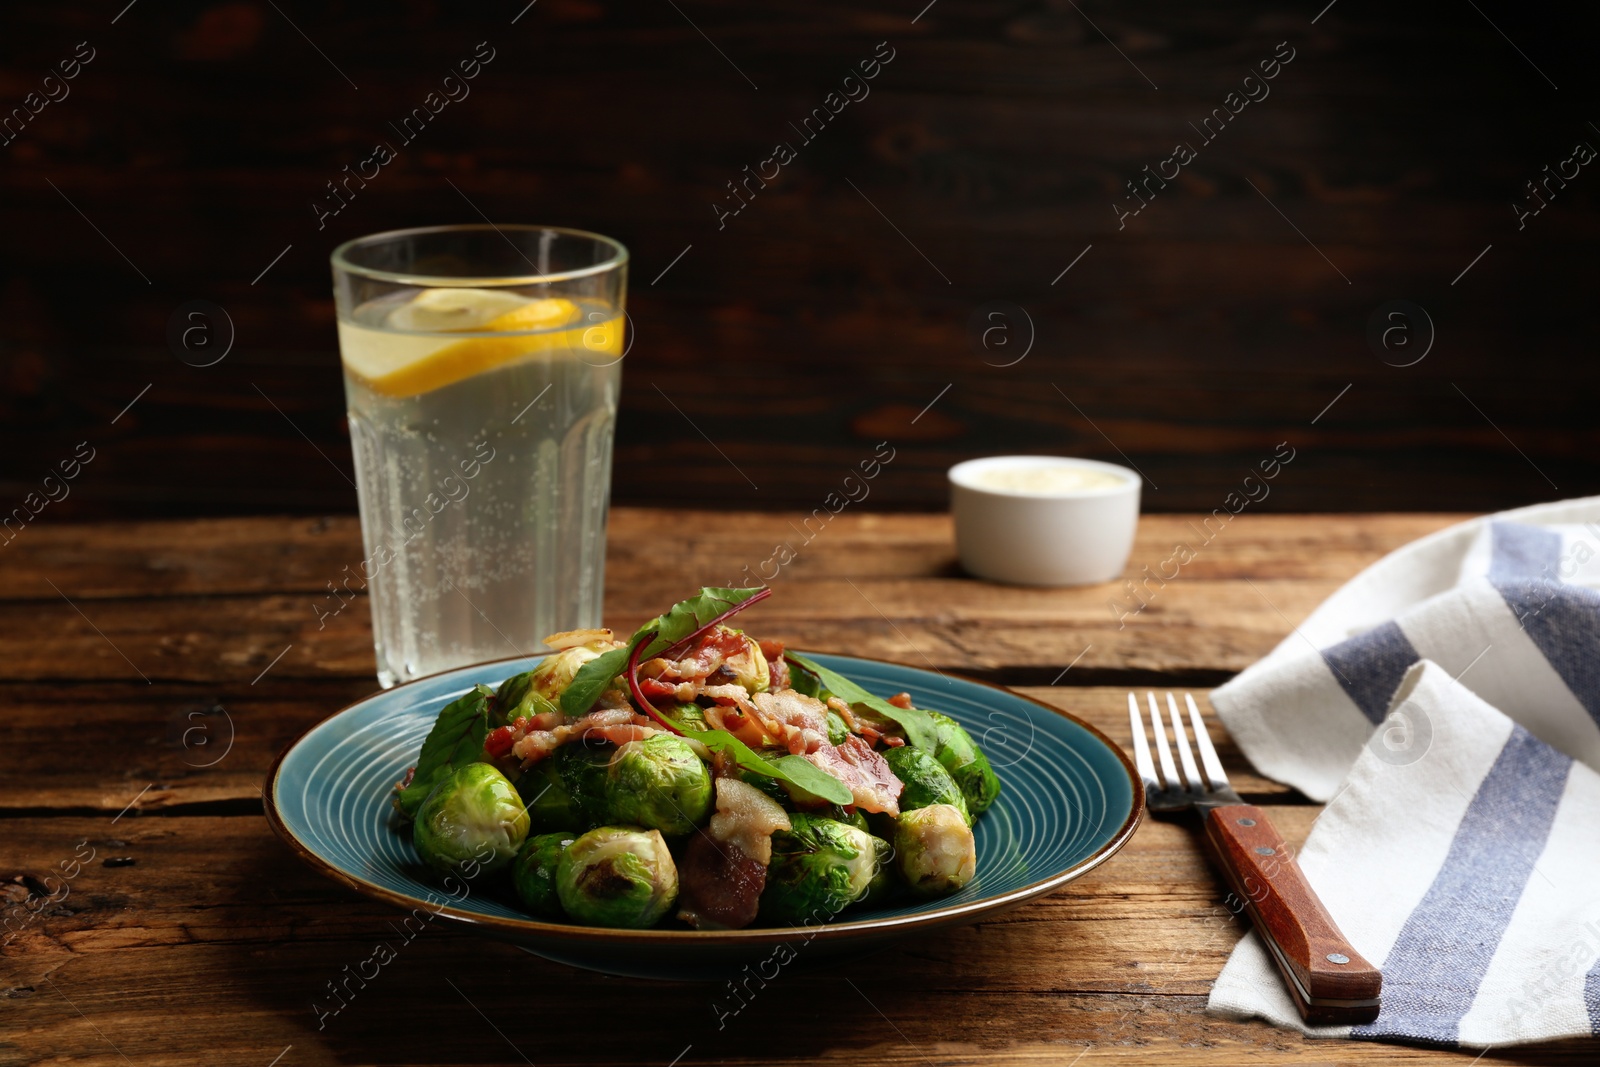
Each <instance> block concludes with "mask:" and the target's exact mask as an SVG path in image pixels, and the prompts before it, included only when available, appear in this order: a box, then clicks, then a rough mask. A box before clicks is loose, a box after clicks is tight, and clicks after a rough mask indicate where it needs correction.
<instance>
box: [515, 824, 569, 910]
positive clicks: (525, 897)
mask: <svg viewBox="0 0 1600 1067" xmlns="http://www.w3.org/2000/svg"><path fill="white" fill-rule="evenodd" d="M577 839H578V838H577V835H575V834H569V833H564V832H563V833H555V834H537V835H535V836H533V837H530V838H528V839H527V840H526V841H524V842H523V843H522V848H521V850H520V851H519V852H518V853H517V858H516V859H515V860H514V861H513V862H512V864H511V884H512V886H513V887H514V888H515V889H516V891H517V899H518V900H520V901H522V906H523V907H525V908H527V909H528V911H530V912H531V913H533V914H534V915H537V916H538V917H539V918H541V919H560V918H562V917H563V916H564V915H565V914H566V913H565V912H563V911H562V910H561V898H560V897H559V896H558V895H557V894H556V868H557V867H558V866H559V865H560V863H561V857H562V855H563V854H564V853H565V852H566V851H567V848H568V846H570V845H571V844H572V843H573V842H574V841H576V840H577Z"/></svg>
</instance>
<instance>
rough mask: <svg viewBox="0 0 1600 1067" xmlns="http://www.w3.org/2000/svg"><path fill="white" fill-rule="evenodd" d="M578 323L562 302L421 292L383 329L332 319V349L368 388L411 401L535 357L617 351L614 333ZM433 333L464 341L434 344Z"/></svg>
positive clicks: (576, 312) (499, 293)
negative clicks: (335, 324) (335, 338)
mask: <svg viewBox="0 0 1600 1067" xmlns="http://www.w3.org/2000/svg"><path fill="white" fill-rule="evenodd" d="M582 320H583V314H582V312H581V310H580V309H579V307H578V305H577V304H574V303H573V302H572V301H570V300H563V299H559V298H557V299H545V300H529V299H528V298H527V297H525V296H521V295H519V294H517V293H511V292H506V291H504V290H495V289H429V290H426V291H424V292H422V293H419V294H417V296H416V297H414V298H413V299H411V300H410V301H407V302H406V303H404V304H401V305H400V306H399V307H397V308H395V309H394V310H393V311H391V312H390V313H389V316H388V318H387V319H386V320H385V321H384V327H383V329H379V330H374V329H371V328H369V327H364V326H359V325H355V324H352V323H346V322H340V323H339V335H340V336H339V347H340V351H341V352H342V354H343V358H344V364H345V366H346V367H348V368H349V369H350V371H351V373H353V374H355V375H356V376H357V377H359V378H362V379H364V380H365V382H366V384H367V385H368V386H369V387H370V388H372V389H373V391H375V392H378V393H381V394H383V395H385V396H391V397H411V396H419V395H421V394H423V393H428V392H432V391H433V390H435V389H440V388H443V387H444V386H446V385H451V384H453V383H455V382H459V381H463V380H465V379H467V378H471V377H473V376H474V375H477V374H482V373H483V372H484V371H487V370H492V369H494V368H495V367H499V366H503V365H505V364H507V363H511V362H514V361H516V360H518V359H521V358H523V357H525V356H529V355H533V354H536V353H550V354H560V353H567V352H571V353H574V354H577V355H585V354H587V353H590V352H593V353H595V354H596V355H604V354H607V353H610V354H613V355H614V354H615V353H617V352H620V351H621V340H622V338H621V334H622V331H621V330H620V329H619V328H616V327H615V326H609V325H608V326H605V327H589V328H585V323H584V322H583V321H582ZM562 327H571V328H570V329H562ZM441 333H462V334H465V335H466V336H464V337H463V338H462V339H461V340H459V341H451V342H449V343H446V344H444V345H441V344H440V340H441V338H440V337H439V334H441ZM475 334H476V335H483V336H474V335H475Z"/></svg>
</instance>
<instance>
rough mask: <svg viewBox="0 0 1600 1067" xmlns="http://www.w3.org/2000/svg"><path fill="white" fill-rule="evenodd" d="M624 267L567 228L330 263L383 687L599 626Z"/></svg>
mask: <svg viewBox="0 0 1600 1067" xmlns="http://www.w3.org/2000/svg"><path fill="white" fill-rule="evenodd" d="M627 277H628V250H627V249H626V248H624V247H623V246H622V245H621V244H619V243H618V242H616V241H614V240H612V239H611V238H609V237H602V236H600V235H599V234H594V233H585V232H583V231H581V230H569V229H560V228H557V227H552V226H494V225H482V226H478V225H472V226H439V227H429V228H426V229H412V230H396V231H392V232H389V233H380V234H374V235H373V236H370V237H362V238H359V239H357V240H354V241H349V242H347V243H345V244H342V245H340V246H339V247H338V248H337V249H335V250H334V253H333V278H334V295H335V301H336V304H337V310H338V318H339V351H340V357H341V362H342V363H343V366H344V385H345V398H346V403H347V406H348V409H349V417H350V446H351V450H352V451H353V452H354V453H355V467H356V489H357V494H358V496H359V499H360V507H361V536H362V541H363V544H364V548H365V553H366V558H365V559H364V560H363V561H362V563H361V579H362V580H363V581H364V582H365V583H366V587H367V590H368V593H369V595H370V601H371V605H372V633H373V643H374V645H375V646H376V650H377V658H378V681H379V682H380V683H381V684H382V685H383V686H384V687H385V688H388V687H389V686H392V685H395V684H396V683H399V682H404V681H409V680H411V679H413V678H418V677H421V676H423V675H427V674H434V673H437V672H439V671H442V670H446V669H448V668H451V667H456V666H460V665H462V664H467V663H476V662H481V661H483V660H487V659H497V658H501V657H505V656H511V655H515V654H517V653H533V652H538V651H543V650H544V646H543V645H542V643H541V639H542V638H544V637H545V636H546V635H549V634H553V633H557V632H560V631H564V630H575V629H581V628H585V627H592V626H598V625H599V624H600V617H601V616H600V613H601V597H602V595H603V592H604V588H605V580H604V579H605V540H606V512H607V508H608V506H609V502H610V492H611V444H612V437H613V431H614V429H615V426H616V415H617V393H618V389H619V387H620V384H621V380H622V358H623V355H624V353H625V347H626V345H625V342H626V339H627V334H628V330H627V329H626V318H627V317H626V313H625V312H624V310H623V302H624V298H625V295H626V289H627Z"/></svg>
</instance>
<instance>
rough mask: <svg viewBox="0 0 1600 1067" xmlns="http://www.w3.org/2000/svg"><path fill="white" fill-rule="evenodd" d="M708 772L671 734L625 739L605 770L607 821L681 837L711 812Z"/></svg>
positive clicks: (684, 745)
mask: <svg viewBox="0 0 1600 1067" xmlns="http://www.w3.org/2000/svg"><path fill="white" fill-rule="evenodd" d="M711 799H712V796H711V771H710V770H709V769H707V767H706V765H705V763H704V762H703V761H702V760H701V759H700V757H699V756H697V755H696V754H695V751H694V749H692V748H690V747H689V744H688V742H686V741H684V739H683V738H681V737H674V736H673V735H672V734H665V733H663V734H652V735H651V736H649V737H647V738H645V739H644V740H643V741H629V742H628V743H627V744H625V745H623V746H622V747H621V748H619V749H617V751H616V754H615V755H613V756H612V757H611V762H610V765H609V766H608V767H607V768H606V784H605V802H606V816H605V818H606V821H607V822H613V823H619V824H623V825H628V826H642V827H644V828H645V829H646V830H660V831H661V832H662V833H663V834H666V835H667V836H669V837H681V836H682V835H684V834H686V833H688V832H689V831H690V830H693V829H694V828H695V827H696V826H699V825H700V824H701V823H703V822H705V821H706V818H707V817H708V816H709V815H710V814H711Z"/></svg>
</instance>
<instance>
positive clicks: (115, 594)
mask: <svg viewBox="0 0 1600 1067" xmlns="http://www.w3.org/2000/svg"><path fill="white" fill-rule="evenodd" d="M871 499H872V497H871V496H870V495H869V496H868V497H867V500H868V501H870V500H871ZM867 506H869V507H870V504H868V505H867ZM1219 506H1220V501H1219ZM816 507H817V508H818V509H821V512H822V513H821V515H816V514H814V513H813V512H811V511H805V510H801V509H793V510H784V511H777V512H748V511H747V512H724V511H698V510H693V509H677V510H673V511H669V512H663V511H660V510H657V509H654V508H615V509H613V510H612V512H611V528H610V544H609V546H608V555H607V563H606V565H607V578H608V579H609V584H608V588H607V593H608V597H609V599H608V610H612V611H618V612H625V611H633V612H640V613H642V612H645V611H649V610H651V604H650V603H648V602H646V601H647V600H648V597H649V596H653V595H656V594H655V591H654V589H650V590H647V591H639V588H638V587H639V583H640V582H642V581H645V580H647V579H649V578H650V577H651V576H652V575H657V576H659V577H660V579H661V580H662V581H663V582H680V583H686V584H688V583H698V582H701V581H712V580H716V581H724V580H732V579H735V578H738V577H739V575H740V573H741V571H742V569H743V568H745V567H750V568H751V574H752V575H757V576H759V575H761V574H762V572H763V568H762V566H761V565H762V564H763V562H764V561H766V560H768V559H770V558H771V557H772V556H773V555H774V553H775V551H776V549H777V546H778V545H779V544H780V543H787V544H789V545H790V546H791V547H793V548H794V549H795V550H796V553H797V557H796V559H795V560H794V562H793V563H791V564H789V565H788V566H786V567H784V568H782V570H781V572H780V573H781V575H782V579H781V580H776V579H775V580H774V585H775V586H778V587H779V588H780V589H781V584H782V581H788V580H790V579H792V578H800V579H820V578H830V577H831V578H841V577H850V578H856V577H861V576H864V575H865V576H871V577H875V578H882V579H887V578H954V577H957V575H956V574H954V573H953V571H952V568H953V567H954V564H955V549H954V540H953V538H954V534H953V532H952V527H951V524H950V519H949V517H948V516H946V515H903V514H899V515H897V514H877V513H872V512H869V511H863V510H860V509H851V508H847V509H845V510H844V511H842V512H841V513H839V514H838V515H830V514H829V513H828V511H827V510H826V509H825V508H824V507H823V503H822V501H821V500H818V501H817V502H816ZM1468 517H1469V516H1467V515H1454V514H1422V513H1418V514H1388V515H1385V514H1377V515H1360V516H1354V515H1269V514H1255V513H1252V512H1250V511H1246V512H1244V513H1242V514H1240V515H1239V516H1238V517H1237V518H1236V519H1235V520H1233V521H1232V522H1230V523H1229V524H1228V526H1227V527H1226V528H1225V529H1224V530H1223V531H1222V532H1221V533H1218V534H1216V535H1215V537H1214V538H1213V540H1212V543H1211V544H1210V545H1207V546H1205V551H1204V552H1202V553H1201V554H1200V555H1199V556H1198V558H1196V559H1195V560H1194V561H1193V562H1192V563H1191V564H1188V565H1186V566H1185V568H1184V574H1185V578H1186V580H1187V578H1189V577H1200V578H1207V579H1220V578H1230V577H1238V576H1239V575H1241V574H1245V575H1247V576H1248V577H1250V578H1252V579H1264V578H1275V579H1276V578H1306V579H1320V580H1335V581H1337V580H1342V579H1345V578H1348V577H1349V576H1350V575H1352V574H1353V573H1355V571H1356V570H1358V569H1359V568H1361V567H1362V566H1365V565H1366V564H1367V563H1370V562H1372V561H1373V560H1374V559H1376V558H1377V557H1378V556H1380V555H1382V554H1383V553H1385V552H1387V551H1389V550H1391V549H1393V548H1397V547H1399V546H1400V545H1402V544H1404V543H1406V542H1407V541H1411V540H1414V539H1415V538H1417V537H1420V536H1422V535H1424V534H1427V533H1431V532H1432V531H1433V530H1436V529H1439V528H1440V527H1442V526H1445V525H1448V524H1450V523H1452V522H1459V521H1462V520H1463V519H1466V518H1468ZM1203 521H1204V516H1203V515H1202V514H1177V515H1163V514H1147V515H1144V516H1143V517H1142V518H1141V519H1140V524H1139V533H1138V537H1137V539H1136V541H1135V543H1134V550H1133V554H1132V557H1131V561H1130V566H1129V574H1134V573H1137V572H1138V571H1139V569H1140V568H1141V567H1142V566H1144V565H1149V566H1151V567H1155V566H1157V565H1158V564H1159V563H1160V562H1161V561H1162V560H1163V559H1165V558H1166V557H1167V556H1168V555H1170V553H1171V548H1172V544H1173V543H1174V542H1175V541H1177V540H1180V539H1186V540H1188V541H1189V542H1191V543H1197V542H1198V541H1200V540H1201V539H1202V538H1203V537H1204V536H1205V534H1206V532H1207V531H1206V530H1205V529H1199V526H1200V524H1201V523H1202V522H1203ZM1217 526H1218V521H1217V519H1215V518H1213V519H1212V520H1211V527H1210V528H1209V529H1211V530H1215V529H1216V528H1217ZM808 536H809V537H811V538H812V540H811V542H810V543H809V544H808V543H806V539H807V537H808ZM362 556H363V553H362V550H361V529H360V525H359V523H358V522H357V520H356V519H355V517H354V516H346V515H338V516H327V517H321V518H314V519H297V518H242V519H190V520H153V521H131V522H122V521H119V522H110V523H55V524H52V523H46V522H41V523H40V524H39V525H37V526H33V527H30V528H29V529H28V530H26V531H25V532H24V534H22V535H21V536H19V537H17V539H16V540H14V541H12V542H11V543H9V544H7V545H6V546H5V556H4V563H5V566H4V567H0V602H4V601H7V600H44V601H48V600H54V599H58V597H59V594H58V593H57V592H56V589H59V590H61V591H62V592H64V593H66V594H68V595H69V596H71V597H72V599H73V600H75V601H78V602H80V603H82V602H84V601H88V600H102V599H114V598H135V597H164V596H207V595H209V596H237V595H240V594H262V593H307V594H319V593H321V594H326V593H327V591H328V590H327V584H328V583H329V582H335V583H338V582H340V581H342V580H343V579H344V578H345V577H347V576H348V575H350V574H358V573H359V565H360V562H361V559H362ZM664 560H669V561H671V564H670V566H666V567H664V566H663V565H662V564H663V561H664ZM347 567H348V568H350V570H349V571H346V570H345V568H347ZM663 572H665V573H663ZM767 573H770V568H769V569H768V570H767ZM52 584H53V585H54V586H55V587H56V588H55V589H52V588H51V586H52ZM353 584H355V583H353ZM1100 588H1104V587H1100ZM966 590H981V591H982V595H993V594H992V590H993V587H991V586H989V585H988V583H983V582H978V581H974V580H962V581H961V582H959V583H955V584H952V585H951V586H949V591H950V592H953V593H955V594H958V595H962V594H963V593H964V591H966ZM1090 592H1093V590H1090ZM669 595H670V594H669ZM967 595H970V594H967ZM862 610H863V611H870V609H869V608H865V607H863V609H862Z"/></svg>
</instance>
